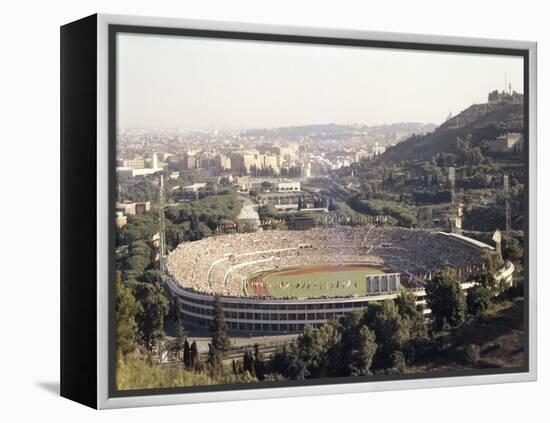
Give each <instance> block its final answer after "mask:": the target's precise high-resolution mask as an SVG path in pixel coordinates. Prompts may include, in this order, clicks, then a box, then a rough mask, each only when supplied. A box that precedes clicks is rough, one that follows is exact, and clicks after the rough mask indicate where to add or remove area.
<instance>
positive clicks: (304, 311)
mask: <svg viewBox="0 0 550 423" xmlns="http://www.w3.org/2000/svg"><path fill="white" fill-rule="evenodd" d="M491 250H493V248H492V247H491V246H489V245H486V244H483V243H481V242H479V241H476V240H473V239H470V238H467V237H464V236H455V235H454V234H445V233H437V232H430V231H426V230H417V229H403V228H389V227H388V228H380V227H354V228H350V227H339V228H332V229H313V230H308V231H260V232H254V233H249V234H231V235H221V236H216V237H210V238H206V239H204V240H201V241H195V242H188V243H183V244H180V246H178V248H176V250H174V251H173V252H172V253H171V254H170V256H169V257H168V260H167V266H166V268H165V270H166V272H165V278H164V280H165V283H166V286H167V287H168V289H169V291H170V292H171V294H172V295H174V296H175V295H177V296H178V297H179V299H180V302H181V306H182V309H181V313H182V317H183V321H184V323H185V324H186V325H187V326H193V327H198V328H204V329H206V328H208V327H209V326H210V324H211V321H212V318H213V301H214V298H215V295H217V296H218V297H219V299H220V302H221V304H222V306H223V310H224V316H225V320H226V322H227V325H228V328H229V330H230V331H231V332H235V333H241V334H246V335H259V334H284V333H294V332H300V331H301V330H302V329H303V328H304V326H305V325H311V326H314V327H319V326H321V325H322V324H324V323H326V322H327V321H328V320H330V319H332V318H335V317H338V316H341V315H344V314H348V313H351V312H353V311H355V310H360V309H363V308H365V307H366V306H367V304H368V303H369V302H371V301H386V300H391V299H394V298H396V297H397V296H398V295H399V291H400V289H402V288H405V289H407V290H408V291H410V292H412V293H413V294H414V295H415V296H416V299H417V304H425V302H426V301H425V290H424V288H423V284H424V282H425V281H426V280H429V279H430V278H431V274H432V272H435V271H437V269H440V268H442V267H445V266H450V267H454V268H456V269H457V270H459V273H460V274H461V275H462V279H461V285H462V288H463V289H465V290H467V289H469V288H470V287H471V286H473V285H474V283H473V282H471V280H472V277H471V276H472V275H473V274H475V272H476V271H479V269H480V258H481V255H482V254H483V253H484V252H485V251H491ZM311 262H320V263H342V262H348V263H351V262H361V263H363V264H364V263H371V264H372V265H373V266H377V267H380V266H384V267H385V268H386V269H392V271H391V272H388V271H386V272H381V273H380V274H375V275H365V276H364V278H365V279H364V280H365V288H366V289H365V292H362V293H361V294H358V295H346V296H332V297H331V296H320V295H316V296H315V297H312V298H307V297H305V298H296V297H292V296H289V297H275V296H266V295H262V296H260V295H254V293H253V292H252V293H251V292H250V291H248V290H247V289H246V283H247V281H248V278H249V276H250V275H251V274H252V273H254V272H257V271H258V269H261V270H264V271H265V270H273V269H284V268H285V267H296V266H299V265H303V263H311ZM513 272H514V266H513V264H512V263H509V262H507V263H505V264H504V265H503V266H502V267H501V268H500V269H499V270H498V271H497V274H496V275H495V277H496V279H497V280H499V281H505V282H506V283H508V284H511V283H512V280H513ZM425 313H429V310H425Z"/></svg>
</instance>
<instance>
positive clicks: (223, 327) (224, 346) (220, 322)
mask: <svg viewBox="0 0 550 423" xmlns="http://www.w3.org/2000/svg"><path fill="white" fill-rule="evenodd" d="M213 306H214V315H213V318H212V324H211V325H210V334H211V336H212V347H214V349H215V350H216V352H218V353H219V354H221V356H222V358H225V355H226V354H227V352H228V351H229V348H230V347H231V341H230V340H229V336H228V335H227V324H226V323H225V317H224V313H223V306H222V303H221V301H220V297H219V296H218V295H216V296H214V301H213Z"/></svg>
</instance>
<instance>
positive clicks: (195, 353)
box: [189, 341, 200, 371]
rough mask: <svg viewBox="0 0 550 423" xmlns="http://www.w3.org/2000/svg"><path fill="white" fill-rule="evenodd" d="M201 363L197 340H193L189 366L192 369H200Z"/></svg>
mask: <svg viewBox="0 0 550 423" xmlns="http://www.w3.org/2000/svg"><path fill="white" fill-rule="evenodd" d="M199 365H200V358H199V349H198V347H197V343H196V342H195V341H193V342H192V344H191V348H190V353H189V368H190V369H191V370H195V371H196V370H198V369H199Z"/></svg>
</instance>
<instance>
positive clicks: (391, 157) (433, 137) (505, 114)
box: [380, 103, 523, 163]
mask: <svg viewBox="0 0 550 423" xmlns="http://www.w3.org/2000/svg"><path fill="white" fill-rule="evenodd" d="M505 132H523V104H514V103H494V104H489V103H485V104H474V105H472V106H470V107H468V108H467V109H466V110H464V111H462V112H461V113H459V114H458V115H456V116H453V117H452V118H450V119H449V120H447V121H446V122H444V123H443V124H442V125H441V126H439V127H438V128H437V129H436V130H435V131H433V132H430V133H428V134H426V135H421V136H414V135H413V136H412V137H410V138H408V139H406V140H405V141H402V142H400V143H399V144H397V145H395V146H392V147H390V148H388V149H387V150H386V152H385V153H384V154H383V155H382V156H381V157H380V161H382V162H386V163H391V162H396V161H400V160H429V159H431V158H432V157H433V156H434V155H436V154H438V153H448V152H450V151H451V149H452V145H453V143H454V141H455V140H456V139H457V138H466V137H471V143H472V146H476V145H479V143H480V142H481V141H483V140H490V139H494V138H496V137H497V136H498V135H500V134H502V133H505Z"/></svg>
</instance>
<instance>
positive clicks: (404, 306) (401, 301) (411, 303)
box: [395, 289, 417, 319]
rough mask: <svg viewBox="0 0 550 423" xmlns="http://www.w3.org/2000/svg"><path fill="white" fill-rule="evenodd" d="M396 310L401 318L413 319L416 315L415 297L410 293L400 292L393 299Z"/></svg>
mask: <svg viewBox="0 0 550 423" xmlns="http://www.w3.org/2000/svg"><path fill="white" fill-rule="evenodd" d="M395 304H396V305H397V310H398V311H399V314H400V315H401V317H405V318H407V317H408V318H409V319H414V318H415V316H416V314H417V309H416V297H415V295H414V294H413V293H412V292H408V291H406V290H404V289H403V290H402V291H401V293H400V294H399V296H398V297H397V298H396V299H395Z"/></svg>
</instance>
